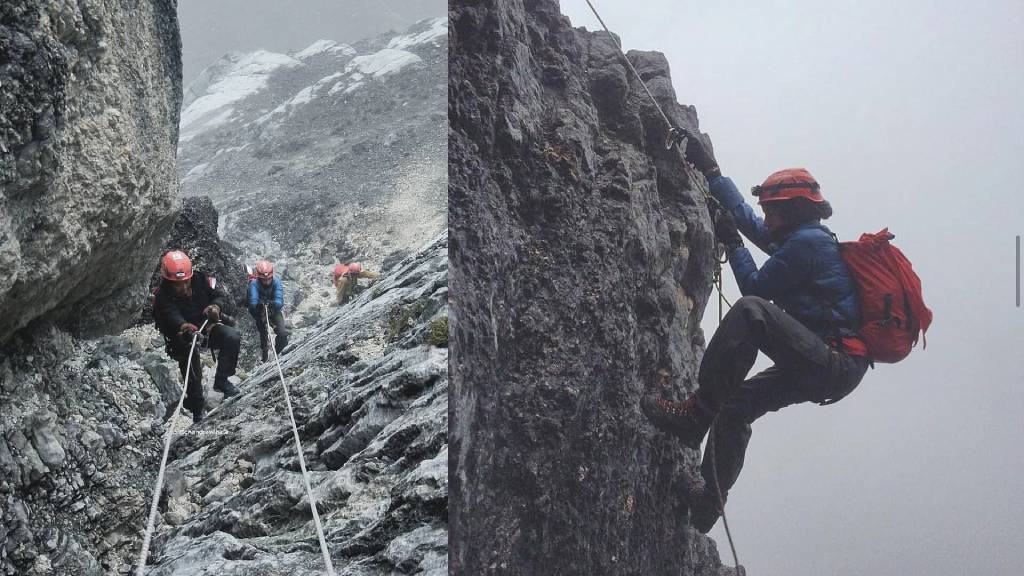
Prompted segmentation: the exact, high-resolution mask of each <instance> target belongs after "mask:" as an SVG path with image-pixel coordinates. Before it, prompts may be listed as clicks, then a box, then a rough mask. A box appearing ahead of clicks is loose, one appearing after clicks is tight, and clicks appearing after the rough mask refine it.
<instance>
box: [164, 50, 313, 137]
mask: <svg viewBox="0 0 1024 576" xmlns="http://www.w3.org/2000/svg"><path fill="white" fill-rule="evenodd" d="M301 65H302V63H301V62H299V61H298V60H296V59H294V58H292V57H290V56H287V55H285V54H278V53H275V52H267V51H266V50H257V51H256V52H253V53H251V54H245V55H242V56H241V57H239V59H238V61H237V62H235V63H234V65H232V66H231V67H230V68H229V69H228V70H227V71H226V72H225V73H224V75H223V76H222V77H221V78H220V80H218V81H217V82H215V83H213V84H211V85H210V87H209V88H208V89H207V93H206V94H205V95H204V96H201V97H199V98H196V99H195V100H194V101H192V103H191V104H189V106H188V107H187V108H185V109H184V110H182V112H181V124H180V127H181V140H188V139H190V138H193V137H194V136H195V135H196V134H198V133H199V132H202V131H203V130H205V129H207V128H210V127H212V126H217V125H220V124H223V123H225V122H227V121H228V120H229V119H230V118H231V114H232V112H233V109H232V108H230V107H229V106H230V105H232V104H234V103H235V102H238V101H240V100H244V99H245V98H248V97H249V96H251V95H253V94H255V93H256V92H259V91H260V90H262V89H263V88H264V87H265V86H266V85H267V80H268V78H269V77H270V74H271V73H272V72H274V71H275V70H277V69H279V68H291V67H295V66H301Z"/></svg>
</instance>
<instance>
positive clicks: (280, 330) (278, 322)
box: [249, 304, 289, 354]
mask: <svg viewBox="0 0 1024 576" xmlns="http://www.w3.org/2000/svg"><path fill="white" fill-rule="evenodd" d="M267 309H268V310H269V314H270V325H271V326H273V328H274V351H275V352H277V353H278V354H280V353H281V350H284V347H285V346H287V345H288V335H289V334H288V328H287V327H285V325H284V315H283V314H281V311H280V310H278V309H275V308H274V307H273V306H268V307H267ZM263 310H264V308H263V305H262V304H260V305H259V306H257V307H256V311H255V312H253V311H252V310H250V311H249V314H252V317H253V318H254V319H255V320H256V330H258V331H259V333H260V349H261V350H265V349H267V340H268V339H269V338H270V335H269V334H268V333H267V321H266V320H264V318H265V317H264V315H263Z"/></svg>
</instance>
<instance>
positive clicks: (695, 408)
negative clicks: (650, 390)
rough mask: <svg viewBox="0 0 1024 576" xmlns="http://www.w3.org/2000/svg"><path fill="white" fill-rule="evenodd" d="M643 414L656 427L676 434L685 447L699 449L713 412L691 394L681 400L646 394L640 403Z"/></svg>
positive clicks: (713, 417) (712, 417)
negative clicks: (676, 400)
mask: <svg viewBox="0 0 1024 576" xmlns="http://www.w3.org/2000/svg"><path fill="white" fill-rule="evenodd" d="M640 407H641V408H642V409H643V411H644V414H646V415H647V417H648V418H649V419H650V420H651V422H653V423H654V425H655V426H657V427H658V428H660V429H662V430H665V431H667V432H671V433H673V434H675V435H676V436H678V437H679V438H680V439H681V440H682V441H683V444H685V445H686V446H687V447H689V448H692V449H694V450H699V449H700V443H701V440H703V439H704V435H705V434H707V433H708V428H709V427H711V421H712V420H714V419H715V413H714V412H712V411H711V409H709V408H707V407H706V406H705V405H704V403H703V402H701V401H700V400H699V399H698V398H697V395H696V394H691V395H690V396H689V397H688V398H687V399H686V400H683V401H682V402H675V401H672V400H668V399H666V398H662V397H660V396H653V395H652V396H647V397H645V398H644V399H643V401H642V402H641V403H640Z"/></svg>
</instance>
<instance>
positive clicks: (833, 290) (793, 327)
mask: <svg viewBox="0 0 1024 576" xmlns="http://www.w3.org/2000/svg"><path fill="white" fill-rule="evenodd" d="M673 136H674V137H675V138H676V139H677V141H682V140H683V139H684V138H685V140H686V142H687V145H686V157H687V159H688V160H690V161H691V162H692V163H693V164H694V166H695V167H696V168H697V169H699V170H700V171H701V172H702V173H703V174H704V175H705V177H706V178H707V181H708V186H709V188H710V190H711V194H712V195H713V196H714V197H715V199H716V200H717V201H718V202H719V203H720V204H721V210H720V211H719V213H718V214H717V215H716V217H715V233H716V235H717V236H718V240H719V241H720V242H721V243H722V244H724V245H725V250H726V256H727V257H728V259H729V264H730V266H731V267H732V271H733V275H734V276H735V277H736V282H737V284H739V288H740V292H741V293H742V294H743V297H742V298H740V299H739V300H738V301H737V302H736V303H735V304H734V305H733V306H732V308H731V309H730V310H729V312H728V313H727V314H726V315H725V317H724V318H723V319H722V323H721V325H720V326H719V327H718V330H716V331H715V334H714V336H712V338H711V342H710V343H708V346H707V349H706V351H705V353H704V358H703V360H702V361H701V366H700V372H699V374H698V377H697V384H698V386H697V390H696V392H694V393H693V394H691V395H690V396H689V397H688V398H686V399H685V400H683V401H682V402H675V401H671V400H668V399H666V398H663V397H659V396H656V395H655V396H648V397H646V398H645V399H644V400H643V402H642V407H643V410H644V412H645V413H646V414H647V416H648V417H649V418H650V419H651V420H652V421H653V422H654V423H655V424H656V425H657V426H658V427H659V428H662V429H665V430H668V431H670V432H673V433H675V434H676V435H678V436H679V437H680V438H681V439H682V440H683V443H684V444H686V445H687V446H689V447H691V448H694V449H699V448H700V443H701V441H702V440H703V438H704V436H705V434H707V432H708V429H709V428H710V427H711V425H712V423H713V424H714V431H713V432H712V438H711V439H709V442H708V448H707V449H706V450H705V453H704V459H703V461H702V465H701V476H702V477H703V482H702V483H698V484H696V487H695V489H693V490H692V491H691V492H692V493H691V494H690V495H689V499H690V511H691V522H692V523H693V525H694V527H696V528H697V529H698V530H700V531H701V532H704V533H707V532H708V531H709V530H710V529H711V527H712V526H713V525H714V524H715V522H716V521H717V520H718V517H719V516H720V515H721V506H722V504H724V502H725V497H726V495H727V493H728V491H729V489H730V488H731V487H732V486H733V484H734V483H735V482H736V479H737V477H738V476H739V473H740V468H741V467H742V466H743V457H744V453H745V451H746V448H747V443H748V442H749V440H750V425H751V423H753V422H754V420H756V419H757V418H759V417H761V416H762V415H764V414H765V413H766V412H769V411H775V410H779V409H780V408H783V407H785V406H789V405H791V404H796V403H800V402H817V403H820V404H828V403H832V402H837V401H839V400H840V399H842V398H843V397H845V396H846V395H847V394H849V393H850V392H851V391H853V389H854V388H855V387H856V386H857V385H858V384H859V383H860V381H861V378H863V376H864V373H865V372H866V371H867V368H868V366H869V364H870V359H869V358H868V356H867V350H866V347H865V345H864V342H863V341H862V340H861V339H860V338H859V337H858V336H857V329H858V328H859V326H860V318H861V314H860V305H859V303H858V300H857V292H856V285H855V283H854V280H853V278H852V276H851V275H850V272H849V270H847V268H846V265H845V264H844V263H843V260H842V258H841V257H840V254H839V244H838V242H837V241H836V239H835V237H834V236H833V234H832V233H831V232H830V231H829V229H828V228H826V227H825V226H823V225H822V224H821V220H822V219H825V218H828V217H829V216H831V215H832V208H831V206H830V205H829V203H828V202H826V201H825V199H824V198H823V197H822V196H821V192H820V189H819V186H818V183H817V181H816V180H815V179H814V178H813V177H812V176H811V175H810V173H808V172H807V171H806V170H804V169H802V168H793V169H788V170H781V171H779V172H776V173H774V174H772V175H771V176H769V177H768V178H767V179H766V180H765V182H764V183H763V184H762V185H761V186H756V187H754V190H753V191H754V195H755V196H757V198H758V204H759V205H760V206H761V208H762V209H763V210H764V213H765V217H764V219H762V218H761V217H760V216H758V215H757V214H755V213H754V210H753V209H752V208H751V207H750V206H749V205H747V203H746V202H744V200H743V197H742V196H741V195H740V193H739V191H738V190H737V189H736V185H735V184H733V182H732V180H730V179H729V178H726V177H725V176H722V174H721V171H720V170H719V168H718V164H717V162H716V161H715V159H714V157H713V156H712V155H711V154H710V153H709V152H708V151H707V150H706V149H705V148H704V146H703V145H702V144H701V143H700V141H699V140H698V139H697V138H695V137H693V136H692V135H690V134H688V133H685V132H683V131H682V130H679V129H673ZM740 233H742V235H743V236H745V237H746V238H747V239H748V240H750V242H751V243H753V244H754V245H755V246H757V247H758V248H760V249H761V250H762V251H763V252H765V253H766V254H768V256H769V258H768V260H767V261H766V262H765V264H764V265H763V266H762V267H761V268H758V267H757V265H756V264H755V263H754V260H753V258H752V257H751V255H750V252H749V251H748V250H747V248H746V247H745V246H744V245H743V240H742V238H741V237H740ZM758 352H762V353H764V354H766V355H767V356H768V357H769V358H771V359H772V360H773V361H774V365H773V366H771V367H770V368H768V369H766V370H763V371H762V372H759V373H758V374H755V375H754V376H751V377H749V378H748V377H747V373H748V372H749V371H750V369H751V368H752V367H753V365H754V361H755V360H756V358H757V354H758ZM712 445H713V450H712ZM712 456H713V457H714V458H712ZM716 480H717V485H716Z"/></svg>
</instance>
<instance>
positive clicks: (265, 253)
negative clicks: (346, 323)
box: [178, 18, 448, 325]
mask: <svg viewBox="0 0 1024 576" xmlns="http://www.w3.org/2000/svg"><path fill="white" fill-rule="evenodd" d="M447 57H448V42H447V20H446V19H445V18H437V19H434V20H426V21H423V22H420V23H419V24H416V25H415V26H413V27H411V28H410V29H408V30H405V31H403V32H401V33H399V34H388V35H385V36H381V37H378V38H373V39H369V40H365V41H361V42H358V43H355V44H353V45H346V44H338V43H336V42H333V41H330V40H320V41H317V42H314V43H313V44H311V45H310V46H309V47H308V48H306V49H304V50H301V51H299V52H296V53H293V54H276V53H270V52H265V51H259V52H254V53H250V54H229V55H227V56H225V57H224V58H221V59H220V60H218V61H217V62H215V63H214V64H212V65H211V66H210V67H209V68H207V69H206V70H205V71H204V72H203V73H202V75H201V76H200V77H199V78H198V79H197V80H196V81H195V82H194V83H193V84H192V85H191V86H190V87H189V89H188V91H187V94H186V97H185V102H184V106H183V112H182V137H181V143H180V149H179V161H178V174H179V176H180V177H181V184H182V190H183V192H184V193H185V194H186V195H187V196H191V195H208V196H210V197H211V198H212V199H213V201H214V204H215V205H216V207H217V209H218V210H219V211H220V216H221V226H220V228H221V230H220V231H221V235H222V236H223V237H224V239H225V240H227V241H229V242H232V243H234V244H236V245H237V246H239V247H240V248H241V249H242V250H243V251H244V253H245V255H246V259H247V262H248V263H250V264H251V263H252V262H253V261H254V260H255V259H257V258H269V259H271V260H273V261H274V262H275V267H276V268H277V269H278V270H280V271H281V272H283V273H284V275H285V279H286V280H288V283H289V292H290V293H289V294H288V297H289V312H290V313H291V318H292V320H294V321H295V322H296V324H298V325H306V324H309V323H313V322H315V321H316V318H317V317H319V315H320V314H321V313H323V311H324V310H323V309H324V307H325V305H327V304H329V303H330V300H331V297H332V294H333V293H332V291H331V290H330V287H329V282H330V269H331V267H332V266H333V264H334V263H336V262H338V261H344V260H349V259H358V260H360V261H362V262H363V263H364V264H366V265H367V266H368V267H369V268H370V269H372V270H380V268H381V265H382V263H383V261H384V260H385V258H386V257H387V256H388V255H389V254H391V253H393V252H395V251H403V252H404V253H405V254H408V253H409V252H410V251H412V250H415V249H417V248H419V247H420V246H421V245H422V244H423V243H424V242H427V241H429V240H430V239H431V238H433V237H434V236H436V235H437V234H438V233H439V232H440V231H441V230H443V229H444V228H445V227H446V220H445V216H446V214H447V212H446V206H447V189H446V184H447V179H446V172H445V165H446V163H447V155H446V153H445V146H444V143H445V142H446V138H447V116H446V114H445V98H446V95H447V84H446V81H447ZM293 298H294V299H293Z"/></svg>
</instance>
